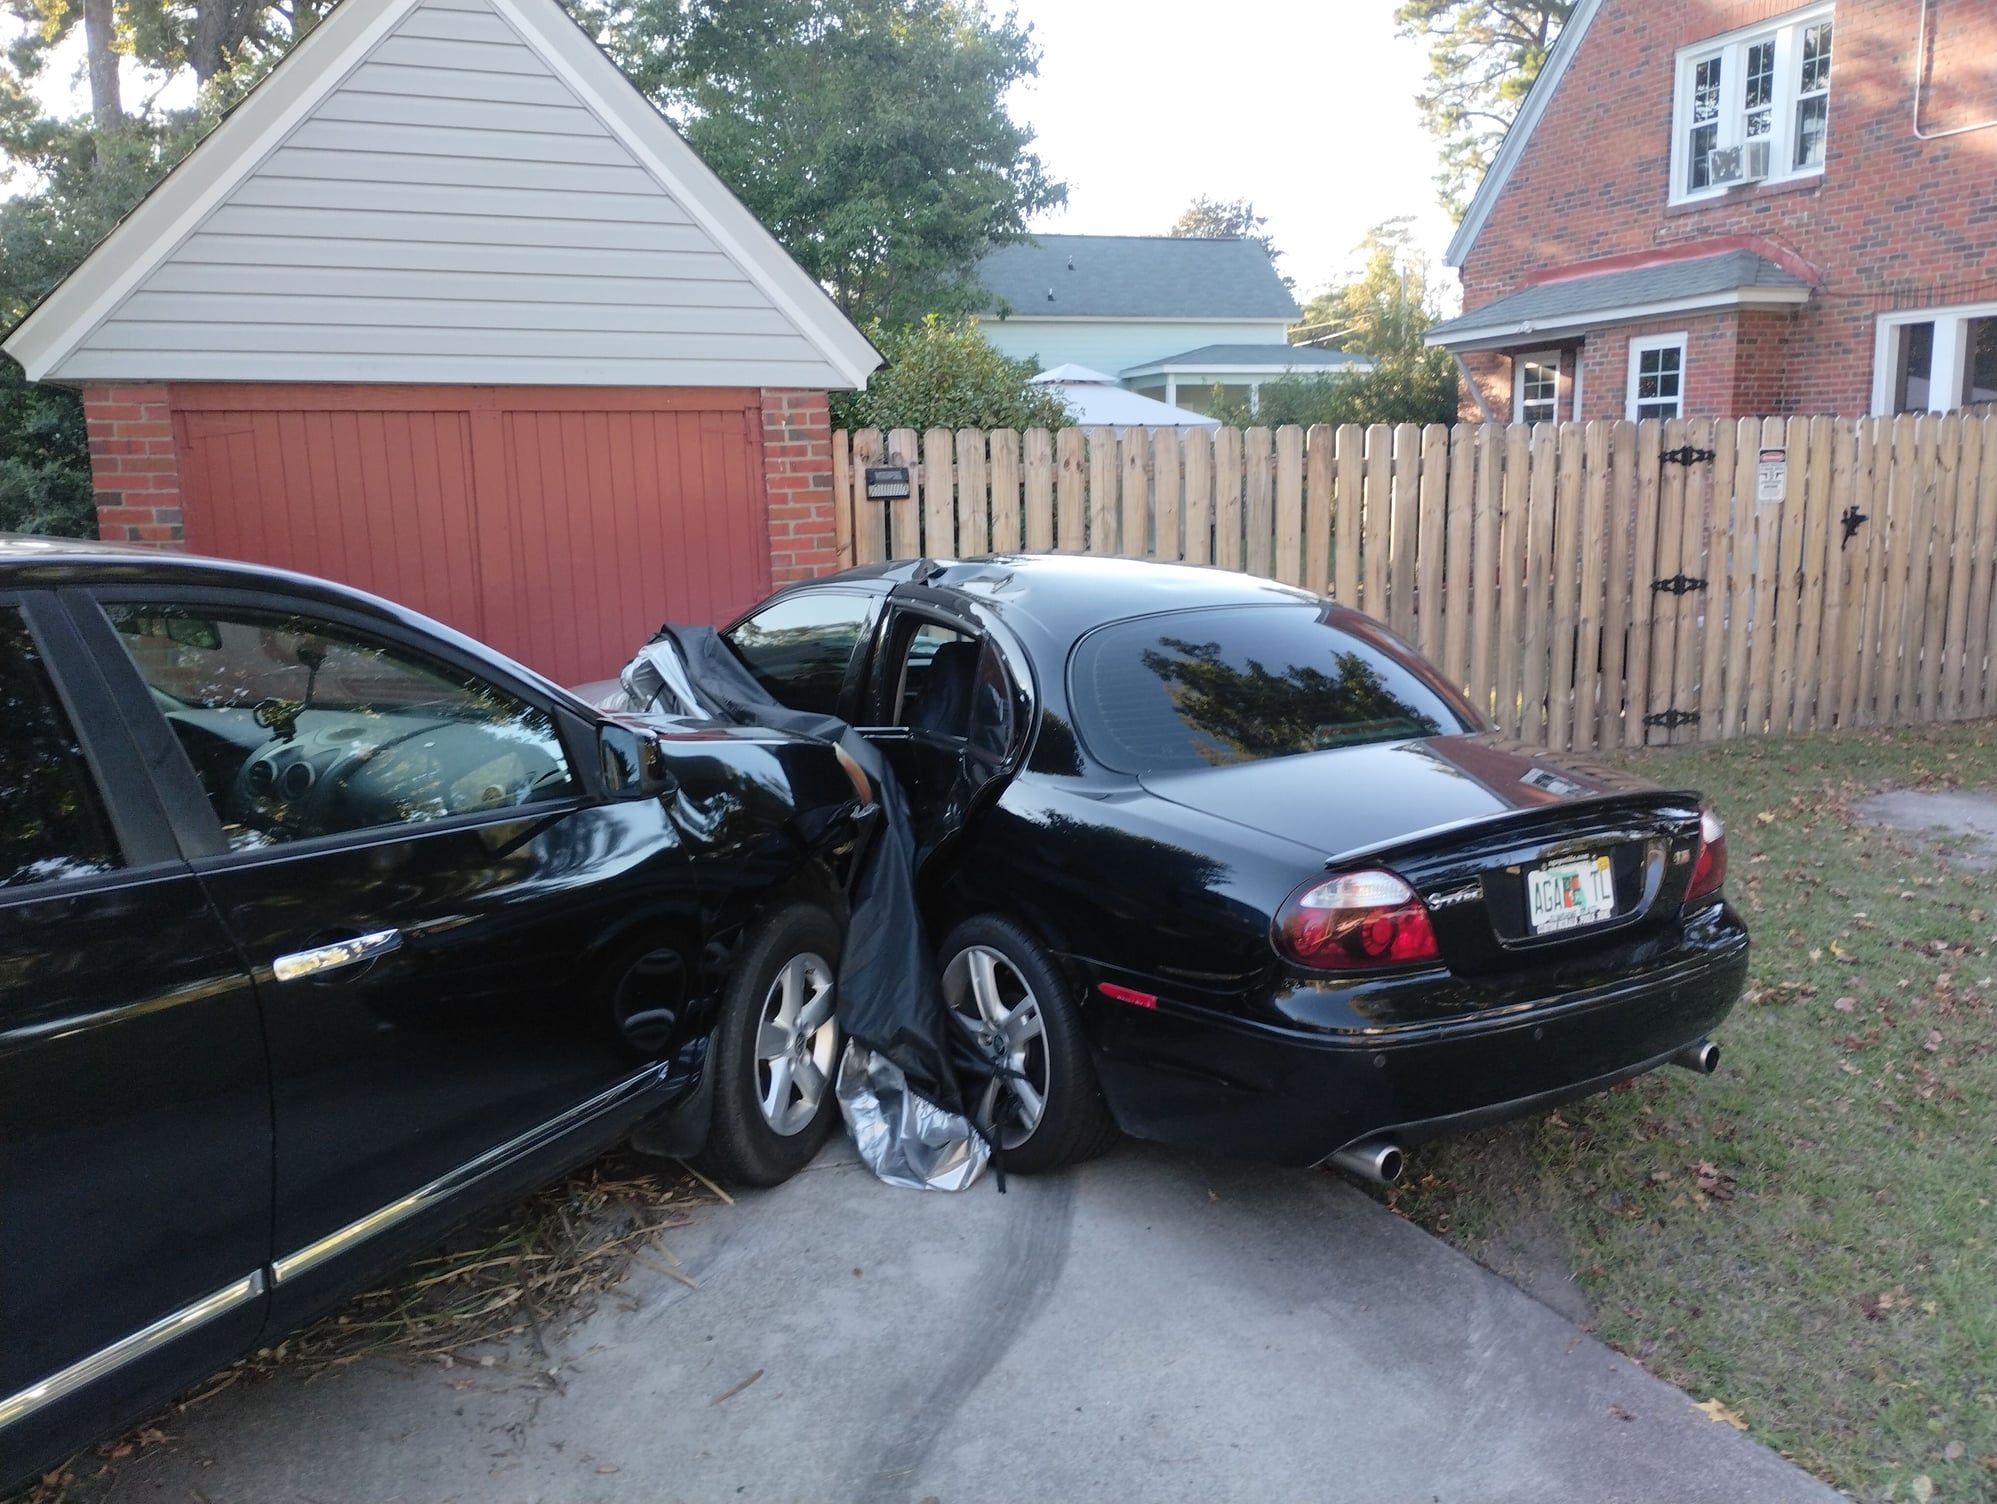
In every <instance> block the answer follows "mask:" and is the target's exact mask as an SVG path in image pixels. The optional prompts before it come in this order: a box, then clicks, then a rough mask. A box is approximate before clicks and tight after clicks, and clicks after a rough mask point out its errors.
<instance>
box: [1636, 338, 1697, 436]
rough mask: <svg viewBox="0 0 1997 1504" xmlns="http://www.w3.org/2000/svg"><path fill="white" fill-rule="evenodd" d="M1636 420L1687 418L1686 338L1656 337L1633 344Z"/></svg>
mask: <svg viewBox="0 0 1997 1504" xmlns="http://www.w3.org/2000/svg"><path fill="white" fill-rule="evenodd" d="M1627 410H1628V413H1629V416H1630V417H1631V418H1632V419H1639V418H1682V417H1683V416H1684V415H1685V336H1684V335H1682V334H1654V335H1648V336H1646V337H1644V338H1642V339H1633V340H1631V341H1630V344H1629V404H1628V409H1627Z"/></svg>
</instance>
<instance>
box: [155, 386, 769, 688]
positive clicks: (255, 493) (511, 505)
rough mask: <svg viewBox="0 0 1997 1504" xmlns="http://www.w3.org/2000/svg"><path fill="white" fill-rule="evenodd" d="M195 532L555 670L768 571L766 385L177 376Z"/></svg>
mask: <svg viewBox="0 0 1997 1504" xmlns="http://www.w3.org/2000/svg"><path fill="white" fill-rule="evenodd" d="M172 402H173V408H174V427H175V436H176V440H177V442H178V446H179V450H180V476H181V498H182V506H183V508H184V516H185V526H186V530H187V546H188V547H189V548H190V549H192V550H193V551H194V552H196V553H204V554H218V555H222V556H224V557H228V558H238V559H250V560H254V561H256V562H258V563H264V564H276V565H280V566H282V567H284V568H287V569H297V570H302V571H304V572H306V573H308V574H319V575H325V576H327V577H328V578H330V579H335V580H340V581H343V582H345V583H347V584H350V585H357V586H359V587H360V588H361V589H363V590H370V591H373V592H374V593H375V594H377V595H383V596H387V597H388V598H389V599H390V600H395V601H400V602H402V603H404V604H405V605H409V606H413V607H415V608H416V609H417V610H419V611H423V612H426V613H428V614H429V615H431V616H435V617H437V618H438V619H439V620H442V621H446V622H449V623H450V624H451V625H452V626H454V627H457V628H459V629H461V630H463V631H465V632H469V633H471V634H472V635H473V636H475V637H479V638H483V639H484V640H485V641H487V642H490V643H492V644H493V645H494V646H495V647H497V648H499V649H501V650H502V651H503V652H507V653H510V654H512V655H513V656H514V657H516V658H519V659H520V660H521V661H522V662H524V663H528V664H530V665H532V666H533V667H535V668H537V669H539V670H541V671H542V672H543V673H545V674H547V675H548V676H549V677H551V678H553V679H556V680H558V681H560V682H563V683H571V684H573V683H579V682H581V681H583V680H587V679H598V678H604V677H607V676H608V675H610V674H611V673H613V672H615V670H616V669H617V667H618V666H619V665H620V664H622V663H623V662H624V660H625V659H626V658H628V657H629V656H630V654H631V651H632V649H633V648H635V647H636V646H637V645H638V644H639V643H640V642H642V641H644V639H645V638H646V636H648V635H649V634H650V633H651V631H652V630H653V628H655V627H656V626H658V624H659V623H660V622H662V621H712V622H720V621H724V620H726V619H728V618H729V617H731V616H733V615H734V614H735V613H736V612H737V611H739V610H741V609H742V608H743V607H744V606H746V605H749V604H750V603H751V602H753V601H755V600H757V599H758V598H759V597H761V596H762V595H763V594H764V593H766V592H767V591H768V589H769V586H770V544H769V523H768V511H767V507H766V505H765V498H764V495H763V470H762V454H761V449H760V435H761V416H760V410H759V406H758V394H757V393H755V392H753V391H733V390H699V391H692V390H687V391H681V390H625V389H608V390H599V389H574V388H505V387H315V386H301V387H285V386H266V387H258V386H221V385H217V386H202V387H193V386H176V387H174V388H173V389H172Z"/></svg>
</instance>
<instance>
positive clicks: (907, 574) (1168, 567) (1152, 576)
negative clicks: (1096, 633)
mask: <svg viewBox="0 0 1997 1504" xmlns="http://www.w3.org/2000/svg"><path fill="white" fill-rule="evenodd" d="M842 585H843V586H846V587H848V588H851V587H854V586H858V587H860V588H862V589H865V590H867V591H868V592H869V593H883V592H886V591H890V590H895V589H904V588H905V593H907V594H911V595H916V596H920V595H922V594H926V593H931V592H935V593H940V594H944V595H957V596H961V597H965V598H967V599H970V600H975V601H976V602H977V603H978V604H979V605H980V606H981V607H983V608H984V609H985V610H987V611H990V612H992V613H993V614H995V615H997V616H999V617H1001V618H1005V619H1007V620H1008V621H1009V622H1010V624H1012V625H1013V626H1014V627H1015V629H1016V630H1017V629H1021V628H1025V629H1027V630H1029V631H1031V632H1032V633H1033V635H1036V636H1044V637H1045V638H1047V639H1050V640H1066V641H1069V642H1072V641H1073V640H1074V639H1075V638H1077V637H1079V636H1081V635H1082V634H1083V633H1085V632H1087V631H1088V630H1090V629H1091V628H1093V627H1098V626H1101V625H1103V624H1104V623H1105V622H1112V621H1121V620H1123V619H1125V618H1127V617H1132V616H1149V615H1153V614H1156V613H1158V612H1163V611H1180V610H1195V609H1199V608H1202V607H1208V606H1265V605H1308V606H1313V607H1316V608H1319V609H1322V608H1323V607H1324V605H1325V602H1324V600H1323V598H1322V597H1320V596H1317V595H1314V594H1312V593H1311V592H1310V591H1308V590H1303V589H1300V588H1298V587H1297V586H1294V585H1283V584H1278V583H1277V582H1275V581H1274V580H1264V579H1258V578H1256V577H1255V576H1253V575H1247V574H1240V573H1237V572H1236V571H1234V570H1231V569H1217V568H1214V567H1213V566H1211V565H1205V564H1168V563H1161V562H1158V561H1156V560H1151V559H1118V558H1105V557H1101V556H1098V555H1092V554H989V555H986V556H983V557H980V558H973V559H907V560H900V561H897V562H894V563H889V564H868V565H863V566H861V567H860V568H858V569H849V570H846V571H844V572H843V573H840V574H836V575H826V576H822V577H821V578H819V579H816V580H812V581H809V582H806V583H805V584H804V585H801V586H797V587H793V588H794V589H811V588H821V589H822V588H826V587H833V588H837V587H839V586H842ZM1334 609H1338V608H1334Z"/></svg>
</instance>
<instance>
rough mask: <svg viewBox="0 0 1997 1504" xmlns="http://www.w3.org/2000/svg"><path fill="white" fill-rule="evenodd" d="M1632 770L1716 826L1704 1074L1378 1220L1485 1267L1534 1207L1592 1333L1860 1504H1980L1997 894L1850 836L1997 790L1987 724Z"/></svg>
mask: <svg viewBox="0 0 1997 1504" xmlns="http://www.w3.org/2000/svg"><path fill="white" fill-rule="evenodd" d="M1626 762H1627V765H1628V766H1630V767H1632V768H1635V769H1636V770H1638V771H1640V772H1642V773H1644V774H1646V775H1647V776H1649V777H1652V778H1656V779H1658V780H1660V781H1663V782H1666V783H1669V784H1672V785H1675V786H1689V787H1695V788H1699V789H1701V790H1703V791H1704V792H1705V793H1706V795H1707V796H1708V797H1709V798H1710V799H1711V800H1712V801H1713V803H1714V805H1715V807H1716V808H1717V809H1718V810H1719V811H1720V813H1721V815H1722V816H1723V817H1724V818H1725V820H1726V822H1727V830H1728V846H1729V850H1730V855H1731V861H1732V865H1731V870H1730V873H1729V876H1728V879H1727V893H1728V895H1729V896H1730V898H1731V899H1732V901H1733V903H1734V904H1735V906H1736V907H1737V908H1739V909H1740V911H1741V912H1742V913H1743V914H1744V915H1745V916H1746V918H1747V921H1748V923H1749V925H1750V926H1751V928H1752V930H1753V933H1754V959H1753V966H1752V971H1751V974H1750V980H1749V989H1748V992H1747V994H1746V996H1745V997H1743V998H1742V1000H1741V1002H1740V1005H1739V1006H1738V1007H1737V1008H1736V1009H1735V1010H1734V1013H1733V1016H1732V1017H1731V1018H1730V1019H1729V1020H1728V1021H1727V1022H1726V1023H1725V1024H1724V1025H1723V1026H1722V1028H1721V1029H1720V1030H1719V1032H1718V1033H1717V1034H1716V1036H1715V1037H1716V1038H1718V1039H1719V1040H1720V1042H1721V1044H1722V1046H1723V1050H1724V1059H1723V1061H1722V1064H1721V1067H1720V1071H1719V1073H1718V1074H1717V1075H1715V1076H1712V1077H1709V1078H1700V1077H1695V1076H1693V1075H1691V1074H1689V1073H1687V1072H1684V1071H1678V1070H1660V1071H1656V1072H1653V1073H1652V1074H1651V1075H1649V1076H1647V1077H1645V1078H1643V1079H1642V1080H1640V1081H1638V1082H1636V1083H1634V1084H1632V1085H1629V1086H1626V1087H1623V1088H1621V1089H1618V1090H1616V1091H1612V1092H1609V1093H1606V1094H1604V1095H1602V1096H1598V1097H1594V1098H1591V1099H1589V1100H1586V1101H1583V1102H1577V1103H1573V1104H1571V1105H1569V1106H1567V1107H1563V1108H1561V1109H1560V1110H1559V1111H1558V1112H1555V1113H1552V1114H1550V1115H1547V1116H1544V1117H1541V1118H1538V1119H1536V1120H1532V1121H1530V1122H1528V1123H1525V1124H1521V1125H1512V1126H1509V1127H1506V1128H1499V1129H1493V1130H1490V1131H1488V1132H1484V1133H1479V1134H1473V1135H1467V1136H1465V1137H1463V1138H1460V1139H1456V1140H1453V1141H1448V1142H1443V1143H1438V1144H1433V1145H1428V1146H1425V1147H1423V1148H1422V1149H1420V1150H1418V1151H1417V1152H1416V1154H1415V1155H1414V1156H1413V1158H1412V1162H1411V1164H1410V1166H1409V1172H1408V1174H1409V1184H1408V1185H1407V1186H1406V1187H1405V1188H1404V1189H1401V1190H1399V1191H1397V1192H1394V1193H1392V1195H1391V1198H1390V1199H1391V1200H1392V1201H1393V1203H1394V1204H1395V1206H1396V1209H1397V1210H1399V1211H1400V1212H1402V1213H1403V1214H1404V1215H1407V1216H1410V1217H1412V1218H1414V1219H1415V1220H1416V1221H1418V1222H1420V1223H1422V1224H1423V1225H1425V1226H1427V1227H1429V1228H1431V1229H1433V1230H1436V1231H1438V1232H1442V1233H1444V1234H1446V1235H1447V1236H1448V1237H1450V1238H1451V1239H1452V1240H1453V1241H1454V1242H1456V1244H1457V1245H1458V1246H1459V1247H1462V1248H1463V1249H1465V1251H1467V1252H1469V1253H1471V1254H1473V1255H1476V1254H1479V1252H1480V1250H1483V1249H1485V1248H1488V1247H1491V1246H1493V1241H1494V1240H1497V1239H1501V1238H1502V1237H1503V1236H1504V1232H1505V1229H1504V1227H1503V1225H1502V1224H1503V1222H1504V1220H1505V1219H1506V1217H1507V1216H1508V1215H1511V1213H1510V1212H1508V1211H1507V1208H1508V1207H1511V1208H1516V1207H1517V1206H1518V1205H1520V1204H1521V1203H1525V1204H1529V1205H1531V1206H1533V1207H1534V1208H1535V1212H1534V1215H1535V1216H1536V1217H1537V1216H1539V1215H1540V1214H1542V1213H1543V1214H1544V1216H1545V1217H1548V1218H1550V1219H1551V1222H1552V1224H1553V1226H1554V1227H1555V1228H1556V1229H1557V1232H1558V1235H1559V1236H1558V1241H1561V1242H1563V1243H1564V1245H1565V1246H1564V1252H1565V1254H1566V1256H1567V1259H1568V1261H1569V1264H1570V1266H1571V1271H1572V1273H1573V1275H1574V1278H1575V1281H1576V1283H1577V1285H1578V1286H1579V1288H1580V1289H1581V1290H1582V1291H1583V1292H1585V1294H1586V1295H1587V1297H1588V1299H1589V1300H1590V1302H1592V1304H1593V1307H1594V1311H1595V1319H1596V1330H1597V1332H1598V1334H1599V1335H1600V1336H1601V1337H1603V1338H1604V1339H1605V1340H1607V1341H1609V1342H1611V1343H1612V1344H1614V1345H1615V1346H1617V1347H1619V1348H1620V1349H1622V1350H1623V1351H1624V1352H1627V1353H1629V1354H1630V1355H1631V1356H1632V1357H1634V1358H1636V1359H1638V1360H1639V1361H1640V1362H1642V1363H1643V1364H1644V1366H1645V1367H1647V1368H1649V1369H1650V1370H1651V1371H1652V1372H1654V1373H1657V1374H1659V1375H1661V1376H1663V1377H1665V1378H1667V1379H1670V1380H1672V1381H1673V1382H1675V1383H1677V1384H1679V1385H1681V1386H1683V1387H1684V1388H1685V1389H1687V1390H1689V1391H1690V1392H1691V1394H1692V1397H1693V1398H1694V1399H1695V1400H1701V1401H1703V1400H1709V1399H1716V1400H1719V1401H1720V1402H1722V1403H1723V1404H1724V1405H1725V1406H1726V1407H1727V1408H1728V1409H1729V1410H1730V1411H1732V1412H1733V1413H1734V1414H1735V1415H1737V1416H1738V1417H1739V1418H1740V1419H1741V1420H1743V1421H1744V1422H1745V1423H1746V1425H1747V1428H1748V1430H1749V1433H1750V1434H1751V1435H1753V1436H1754V1437H1756V1438H1758V1439H1759V1440H1761V1441H1763V1442H1766V1443H1768V1444H1769V1445H1771V1446H1774V1447H1777V1448H1779V1449H1780V1450H1781V1451H1783V1452H1784V1453H1786V1454H1787V1455H1789V1456H1790V1457H1793V1458H1794V1459H1795V1460H1796V1461H1797V1462H1799V1463H1801V1464H1802V1465H1803V1466H1805V1467H1807V1468H1809V1469H1810V1470H1811V1471H1812V1472H1814V1473H1816V1474H1818V1475H1819V1476H1821V1477H1823V1478H1825V1479H1827V1480H1829V1481H1830V1482H1832V1483H1834V1484H1836V1485H1838V1486H1839V1487H1841V1488H1844V1489H1846V1490H1848V1491H1849V1492H1851V1493H1852V1494H1853V1495H1855V1496H1856V1497H1858V1498H1860V1499H1863V1500H1867V1501H1871V1500H1885V1499H1894V1500H1908V1499H1912V1500H1927V1499H1929V1498H1933V1499H1937V1500H1945V1501H1957V1500H1960V1501H1965V1504H1968V1501H1977V1504H1983V1501H1989V1500H1993V1499H1997V873H1989V872H1978V871H1974V870H1971V869H1969V868H1967V867H1964V866H1960V865H1954V864H1951V863H1950V862H1949V861H1947V860H1946V856H1945V852H1946V850H1947V847H1948V845H1949V843H1948V841H1947V840H1946V839H1942V838H1936V837H1931V836H1922V835H1907V834H1902V833H1900V832H1896V831H1892V830H1887V829H1882V828H1880V827H1877V826H1871V825H1864V824H1860V823H1859V822H1858V821H1857V820H1856V819H1854V818H1853V816H1852V813H1851V808H1852V806H1853V805H1854V804H1856V803H1858V802H1859V801H1861V800H1862V799H1864V798H1865V796H1866V795H1868V794H1870V793H1872V792H1874V791H1877V790H1880V789H1884V788H1906V787H1921V788H1946V787H1960V788H1967V789H1997V724H1993V723H1987V722H1986V723H1979V724H1975V725H1969V726H1955V727H1948V728H1936V729H1932V730H1920V731H1902V732H1893V733H1890V734H1887V733H1881V734H1872V735H1853V736H1839V737H1830V736H1824V737H1811V738H1798V739H1794V740H1761V741H1752V740H1751V741H1741V742H1731V743H1727V744H1725V745H1721V746H1713V747H1697V748H1691V749H1684V750H1672V751H1664V752H1646V753H1644V754H1641V755H1639V756H1633V757H1630V758H1628V759H1627V760H1626Z"/></svg>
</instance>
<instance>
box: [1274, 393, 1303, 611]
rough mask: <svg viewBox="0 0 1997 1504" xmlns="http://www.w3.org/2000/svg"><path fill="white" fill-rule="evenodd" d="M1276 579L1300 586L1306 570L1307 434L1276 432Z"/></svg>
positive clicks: (1289, 429) (1289, 428)
mask: <svg viewBox="0 0 1997 1504" xmlns="http://www.w3.org/2000/svg"><path fill="white" fill-rule="evenodd" d="M1275 510H1276V578H1277V579H1279V580H1281V581H1282V582H1283V583H1284V584H1285V585H1295V584H1299V583H1301V582H1302V580H1303V577H1304V575H1303V568H1304V431H1303V430H1302V429H1301V428H1299V427H1297V425H1296V424H1294V423H1286V424H1284V425H1283V426H1282V427H1281V428H1279V429H1277V430H1276V496H1275Z"/></svg>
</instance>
